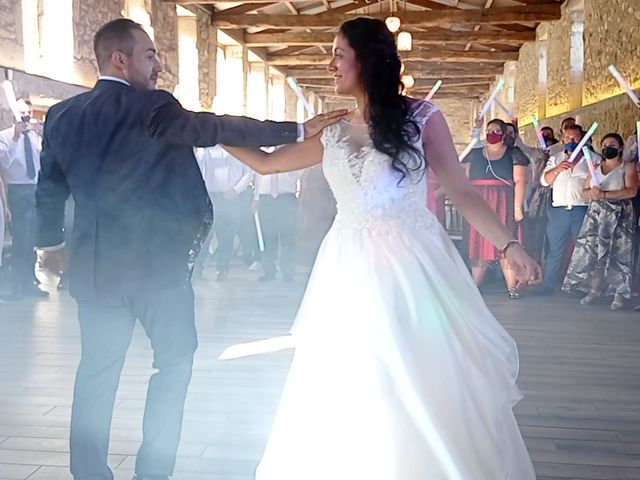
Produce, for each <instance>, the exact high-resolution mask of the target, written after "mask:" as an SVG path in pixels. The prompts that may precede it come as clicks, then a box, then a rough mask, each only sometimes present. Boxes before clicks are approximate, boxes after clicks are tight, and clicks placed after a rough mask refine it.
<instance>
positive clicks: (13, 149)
mask: <svg viewBox="0 0 640 480" xmlns="http://www.w3.org/2000/svg"><path fill="white" fill-rule="evenodd" d="M30 128H33V129H32V130H31V129H30V130H27V131H26V132H24V133H23V134H20V135H18V138H16V136H15V130H16V129H15V127H11V128H7V129H6V130H2V131H1V132H0V171H2V174H3V176H4V179H5V181H6V183H7V184H9V185H14V184H15V185H25V184H33V185H35V184H36V183H38V173H39V172H40V152H41V151H42V137H41V136H40V134H39V132H38V128H39V127H37V126H34V127H30ZM27 136H28V139H27V138H26V137H27ZM27 149H30V150H31V161H32V162H33V171H32V172H29V170H30V169H29V168H28V164H27V162H28V158H27V155H28V153H27Z"/></svg>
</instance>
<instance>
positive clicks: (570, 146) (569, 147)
mask: <svg viewBox="0 0 640 480" xmlns="http://www.w3.org/2000/svg"><path fill="white" fill-rule="evenodd" d="M577 147H578V143H577V142H569V143H565V144H564V149H565V150H566V151H567V152H569V153H573V151H574V150H575V149H576V148H577Z"/></svg>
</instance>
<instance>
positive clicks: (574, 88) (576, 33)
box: [568, 0, 584, 110]
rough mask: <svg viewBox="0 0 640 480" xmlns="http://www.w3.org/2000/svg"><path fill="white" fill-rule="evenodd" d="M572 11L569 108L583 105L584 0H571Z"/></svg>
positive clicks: (570, 7) (570, 9)
mask: <svg viewBox="0 0 640 480" xmlns="http://www.w3.org/2000/svg"><path fill="white" fill-rule="evenodd" d="M568 10H569V12H570V13H571V49H570V54H569V55H570V62H571V68H570V70H569V108H570V109H571V110H575V109H576V108H580V107H582V90H583V84H584V0H576V1H570V2H569V8H568Z"/></svg>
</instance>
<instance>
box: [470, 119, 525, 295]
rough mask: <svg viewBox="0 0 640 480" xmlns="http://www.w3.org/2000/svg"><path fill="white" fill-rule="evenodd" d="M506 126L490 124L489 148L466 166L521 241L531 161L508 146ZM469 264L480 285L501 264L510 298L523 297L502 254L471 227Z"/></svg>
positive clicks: (478, 151)
mask: <svg viewBox="0 0 640 480" xmlns="http://www.w3.org/2000/svg"><path fill="white" fill-rule="evenodd" d="M506 134H507V126H506V124H505V123H504V122H503V121H502V120H499V119H495V120H491V121H490V122H489V123H488V124H487V139H486V145H485V146H484V147H483V148H476V149H474V150H472V151H471V153H469V155H467V156H466V157H465V158H464V159H463V160H462V163H463V164H466V166H467V176H468V177H469V180H471V183H472V184H473V185H474V186H475V187H476V189H477V190H478V191H479V192H480V194H481V195H482V197H483V198H484V199H485V200H486V201H487V203H489V205H491V206H492V207H493V209H494V211H495V212H496V214H497V215H498V217H499V218H500V220H501V221H502V223H503V225H505V226H506V227H507V228H508V229H509V231H510V232H513V235H514V236H515V237H516V238H521V232H520V222H521V221H522V219H523V218H524V213H523V206H524V197H525V187H526V179H527V171H528V168H529V167H528V166H529V159H528V158H527V157H526V155H525V154H524V153H523V152H522V150H520V149H519V148H518V147H512V146H507V145H506V144H505V138H506ZM469 261H470V262H471V271H472V274H473V279H474V280H475V282H476V284H477V285H478V286H479V285H481V284H482V282H483V281H484V278H485V275H486V272H487V268H488V267H489V265H490V264H491V262H494V261H499V262H500V267H501V269H502V273H503V274H504V278H505V281H506V283H507V290H508V294H509V298H510V299H512V300H516V299H518V298H520V292H519V291H518V288H517V282H516V278H515V276H514V275H513V272H512V271H511V269H510V268H509V266H508V264H507V262H506V261H505V260H504V259H503V258H501V255H500V252H499V251H498V250H497V249H496V248H495V247H494V246H493V244H492V243H491V242H489V240H487V239H486V238H485V237H484V236H482V235H481V234H480V233H479V232H478V230H476V229H475V228H474V227H472V226H470V227H469Z"/></svg>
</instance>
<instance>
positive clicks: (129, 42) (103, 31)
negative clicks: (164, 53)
mask: <svg viewBox="0 0 640 480" xmlns="http://www.w3.org/2000/svg"><path fill="white" fill-rule="evenodd" d="M134 30H140V31H141V32H144V28H142V25H140V24H139V23H136V22H134V21H133V20H129V19H128V18H118V19H116V20H112V21H110V22H109V23H105V24H104V25H103V26H102V27H100V30H98V31H97V32H96V34H95V36H94V37H93V51H94V52H95V54H96V60H98V69H99V70H100V71H103V70H104V69H106V67H107V66H108V65H109V62H110V61H111V54H112V53H113V52H114V51H115V50H119V51H121V52H122V53H124V54H125V55H127V56H131V55H132V54H133V46H134V41H135V39H134V37H133V34H132V32H133V31H134ZM145 33H146V32H145Z"/></svg>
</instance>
